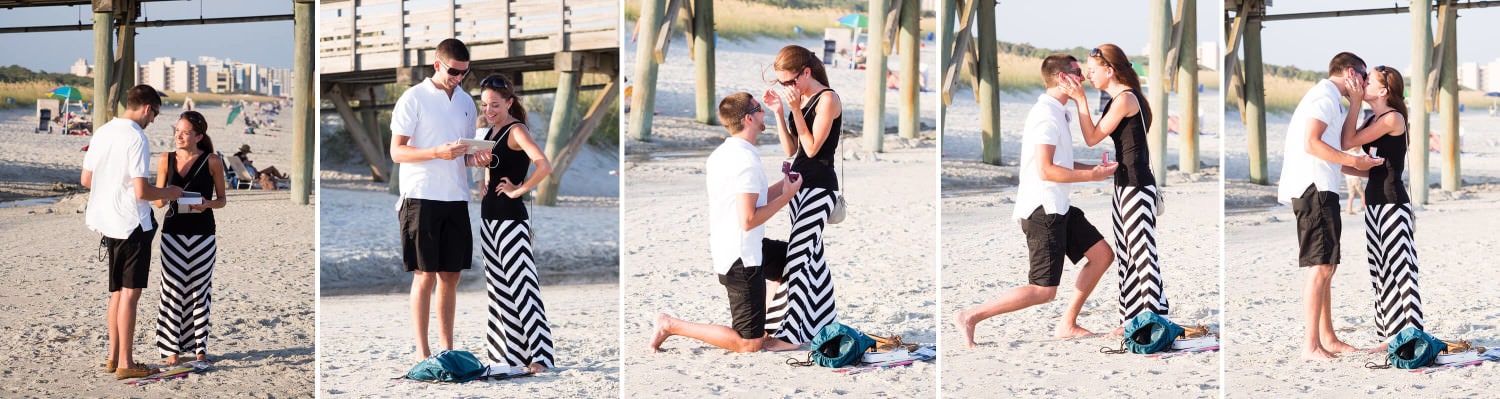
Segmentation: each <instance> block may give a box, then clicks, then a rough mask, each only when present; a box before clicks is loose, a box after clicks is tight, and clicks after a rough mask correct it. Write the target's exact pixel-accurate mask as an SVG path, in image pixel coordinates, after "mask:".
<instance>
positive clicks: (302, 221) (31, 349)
mask: <svg viewBox="0 0 1500 399" xmlns="http://www.w3.org/2000/svg"><path fill="white" fill-rule="evenodd" d="M181 111H182V110H181V109H178V108H175V107H171V106H169V107H167V108H165V109H163V110H162V116H161V117H159V118H157V120H156V122H155V123H154V124H152V125H150V126H149V127H148V128H147V129H146V134H147V137H148V140H149V142H150V144H151V148H152V155H153V156H155V155H159V154H160V153H162V152H164V151H170V150H171V149H172V148H173V144H172V141H171V135H172V132H171V131H172V127H171V124H172V123H173V122H175V121H176V119H177V115H179V114H180V113H181ZM200 111H202V112H203V113H204V115H205V117H206V119H208V120H209V127H210V130H209V135H210V136H211V137H213V139H214V142H215V147H216V149H217V150H219V151H222V152H224V153H225V154H226V155H228V154H230V153H232V152H234V148H236V147H238V146H239V145H240V144H241V143H247V144H250V145H251V147H253V151H254V153H253V155H252V159H254V160H255V161H256V164H257V165H258V166H262V167H265V166H271V165H276V166H278V168H279V169H282V170H287V171H289V169H290V167H291V162H290V158H291V148H292V144H291V132H290V130H283V129H269V130H262V131H261V132H260V134H257V135H244V134H241V133H239V132H234V133H231V132H229V131H228V130H229V129H228V128H225V127H224V125H223V124H222V121H223V120H224V118H225V117H226V116H227V113H228V109H227V108H219V107H217V106H209V107H204V108H201V109H200ZM31 117H32V113H31V111H30V110H20V111H16V110H12V111H6V112H4V113H0V135H3V136H5V140H6V142H7V145H5V146H0V182H4V183H3V184H0V193H5V194H3V195H5V197H4V198H5V200H7V201H9V200H12V199H19V198H30V200H27V201H23V202H8V203H6V204H5V205H4V206H0V219H4V220H6V221H7V222H6V223H5V224H4V226H3V227H0V237H3V238H4V239H5V241H6V242H7V245H5V246H4V247H3V248H0V259H6V260H7V261H6V262H7V264H10V265H13V266H24V267H7V268H4V270H3V271H0V278H4V279H5V280H6V281H9V282H11V284H13V286H14V287H30V288H17V289H7V290H6V291H5V292H6V294H5V295H3V296H0V332H3V333H4V334H5V335H6V336H10V337H12V339H9V340H6V341H5V343H3V344H0V350H3V352H4V353H5V358H4V361H5V364H8V365H10V368H9V369H8V370H7V371H5V372H4V373H0V392H3V394H0V395H3V396H9V397H22V396H25V397H32V396H35V397H84V396H100V397H103V396H114V397H119V396H143V397H162V396H197V397H205V396H245V397H260V398H272V397H275V398H281V397H312V396H313V395H314V392H313V382H314V373H313V370H314V369H315V367H316V366H315V364H314V361H315V356H314V353H315V349H314V339H315V327H314V320H315V308H314V305H313V303H314V302H313V295H314V290H315V285H314V280H313V269H312V261H311V259H312V258H313V253H314V250H315V248H314V244H313V222H312V220H313V217H314V215H315V213H316V211H317V207H316V204H315V203H316V198H314V202H315V203H314V204H313V205H301V206H299V205H293V204H292V203H291V202H290V201H289V200H288V193H287V191H285V190H281V191H275V192H265V191H260V190H233V189H232V188H231V189H230V190H231V191H229V192H228V193H227V195H226V198H228V205H227V206H226V207H225V208H223V209H220V210H217V211H215V212H214V213H215V214H216V215H215V216H216V219H217V222H218V227H219V228H218V243H219V252H218V263H217V265H216V266H215V269H214V277H213V278H214V280H213V285H214V293H213V294H214V303H213V310H212V313H211V319H210V321H211V322H212V323H213V324H212V327H211V334H212V335H211V336H210V340H209V344H208V345H209V355H210V356H211V357H212V358H215V359H217V361H216V362H215V365H214V367H215V369H214V370H211V371H209V372H207V373H204V374H198V375H193V376H192V377H190V378H187V379H183V380H176V381H169V382H164V383H159V384H152V385H148V386H143V387H134V386H129V385H125V384H124V383H122V382H120V381H116V380H115V378H114V376H113V375H106V374H105V373H104V372H103V370H102V368H103V366H102V365H103V362H104V360H105V357H106V356H107V354H106V353H105V352H107V351H108V346H109V338H108V335H107V333H106V331H105V322H104V320H105V317H104V313H105V312H104V311H105V305H106V302H107V299H108V292H107V287H106V277H107V275H106V272H105V269H106V265H105V263H103V262H99V261H96V260H95V257H96V256H97V252H98V246H99V244H98V243H99V234H98V233H94V232H91V231H89V230H88V227H87V226H86V225H85V224H84V220H83V219H84V214H83V213H82V211H83V206H84V204H85V203H87V199H86V195H85V194H74V195H71V196H67V195H65V193H66V192H68V191H69V190H70V189H71V190H77V189H78V188H79V186H78V175H79V170H80V168H81V167H82V163H83V152H81V151H80V150H81V148H82V147H83V146H85V145H87V144H88V140H89V137H87V136H62V135H46V134H34V133H32V128H34V121H32V120H31ZM282 119H284V120H283V123H285V122H286V120H289V119H290V116H283V117H282ZM154 161H155V157H153V166H151V167H152V170H153V171H154V170H155V169H154V168H155V166H154ZM283 165H285V166H283ZM54 186H56V187H58V188H60V189H61V191H52V188H53V187H54ZM35 187H42V189H35ZM59 195H62V197H60V198H59V197H58V196H59ZM161 218H162V211H160V210H158V211H156V219H157V220H158V222H159V221H160V220H161ZM160 243H161V239H160V237H159V236H158V237H157V239H156V240H155V241H154V243H153V245H154V246H157V247H158V248H155V249H154V250H153V255H152V265H151V279H150V281H149V283H148V286H147V288H146V289H144V290H142V295H141V299H140V302H139V306H140V309H139V312H138V316H137V317H138V318H137V319H136V335H135V337H134V342H135V356H136V359H137V361H141V362H144V363H146V364H148V365H152V366H160V365H161V363H162V359H161V358H160V357H159V356H158V355H157V354H156V346H155V328H156V311H157V307H158V304H159V301H160V298H159V295H160V291H161V263H160V256H159V253H157V252H159V245H160ZM33 270H48V271H50V272H47V273H34V272H31V271H33Z"/></svg>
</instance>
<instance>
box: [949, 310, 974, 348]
mask: <svg viewBox="0 0 1500 399" xmlns="http://www.w3.org/2000/svg"><path fill="white" fill-rule="evenodd" d="M972 318H973V317H971V316H969V315H968V314H967V313H966V312H963V311H959V312H958V314H956V315H954V316H953V326H954V327H958V331H959V332H960V333H963V336H964V346H967V347H970V348H973V347H974V346H975V345H974V324H977V323H975V322H974V321H973V320H971V319H972Z"/></svg>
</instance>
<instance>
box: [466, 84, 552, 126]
mask: <svg viewBox="0 0 1500 399" xmlns="http://www.w3.org/2000/svg"><path fill="white" fill-rule="evenodd" d="M479 87H480V88H481V89H482V90H491V91H494V92H495V93H498V94H500V98H503V99H507V100H511V102H510V109H507V110H505V113H507V114H510V117H512V118H516V120H518V121H521V123H523V124H525V123H526V106H524V105H521V99H520V98H519V97H516V89H515V87H513V86H511V85H510V79H508V78H506V77H505V75H501V74H498V73H497V74H491V75H490V76H485V77H484V80H481V81H479ZM569 105H570V104H559V105H557V106H564V107H565V106H569Z"/></svg>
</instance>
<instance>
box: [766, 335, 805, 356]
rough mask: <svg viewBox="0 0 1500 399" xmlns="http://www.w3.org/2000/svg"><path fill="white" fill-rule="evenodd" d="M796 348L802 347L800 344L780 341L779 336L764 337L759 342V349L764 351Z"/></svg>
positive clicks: (782, 350) (783, 350) (792, 349)
mask: <svg viewBox="0 0 1500 399" xmlns="http://www.w3.org/2000/svg"><path fill="white" fill-rule="evenodd" d="M798 349H802V345H799V344H794V343H791V342H786V341H782V340H781V339H780V338H771V337H766V338H765V340H764V341H761V344H760V350H763V351H766V352H785V351H794V350H798Z"/></svg>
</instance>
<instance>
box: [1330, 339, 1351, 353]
mask: <svg viewBox="0 0 1500 399" xmlns="http://www.w3.org/2000/svg"><path fill="white" fill-rule="evenodd" d="M1323 350H1326V351H1328V352H1330V353H1348V352H1357V351H1359V348H1355V347H1354V346H1353V345H1349V344H1346V343H1344V341H1340V340H1338V338H1334V339H1333V341H1332V342H1323Z"/></svg>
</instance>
